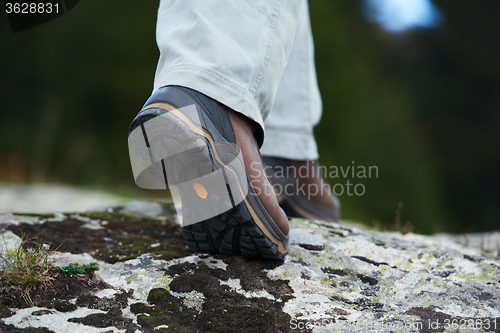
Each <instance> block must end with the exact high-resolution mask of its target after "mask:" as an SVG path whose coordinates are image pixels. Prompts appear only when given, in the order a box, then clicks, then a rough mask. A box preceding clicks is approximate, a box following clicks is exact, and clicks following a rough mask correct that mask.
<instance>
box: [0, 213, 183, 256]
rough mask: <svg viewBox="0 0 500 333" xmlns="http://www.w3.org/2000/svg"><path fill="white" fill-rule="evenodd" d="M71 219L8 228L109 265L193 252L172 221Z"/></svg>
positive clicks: (112, 216)
mask: <svg viewBox="0 0 500 333" xmlns="http://www.w3.org/2000/svg"><path fill="white" fill-rule="evenodd" d="M69 216H70V217H67V218H66V219H64V220H62V221H59V222H55V221H49V222H45V223H44V224H28V223H21V224H20V225H15V226H14V225H12V226H9V227H8V228H9V230H11V231H12V232H14V233H15V234H16V235H18V236H22V235H24V237H25V238H31V237H37V238H38V239H41V240H43V242H44V243H47V244H49V245H51V246H52V247H54V248H56V247H57V248H58V251H61V252H71V253H75V254H77V253H93V252H94V257H95V258H96V259H99V260H103V261H106V262H109V263H116V262H118V261H126V260H129V259H134V258H137V257H138V256H140V255H142V254H144V253H152V254H155V255H157V256H158V258H159V259H165V260H170V259H174V258H180V257H185V256H187V255H189V254H190V253H191V252H190V251H189V249H188V248H187V246H186V245H185V241H184V239H183V238H182V234H181V228H180V226H179V225H178V224H177V223H175V221H174V220H172V219H168V218H165V217H145V216H143V215H139V214H135V213H129V212H116V211H112V212H111V213H109V212H94V213H81V214H76V215H69ZM82 218H89V219H92V220H95V221H101V223H100V228H85V226H84V225H85V224H86V222H84V221H82ZM96 226H98V227H99V225H97V224H96ZM27 245H30V244H29V243H28V244H27Z"/></svg>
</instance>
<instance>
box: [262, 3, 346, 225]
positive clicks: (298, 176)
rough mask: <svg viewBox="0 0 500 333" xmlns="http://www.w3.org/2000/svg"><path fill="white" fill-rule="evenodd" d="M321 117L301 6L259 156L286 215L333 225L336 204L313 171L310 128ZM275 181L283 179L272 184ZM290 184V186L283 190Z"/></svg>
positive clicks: (314, 156)
mask: <svg viewBox="0 0 500 333" xmlns="http://www.w3.org/2000/svg"><path fill="white" fill-rule="evenodd" d="M321 113H322V102H321V96H320V92H319V88H318V83H317V78H316V69H315V63H314V44H313V37H312V31H311V23H310V18H309V10H308V6H307V2H304V4H303V6H302V8H301V12H300V19H299V25H298V27H297V33H296V34H295V39H294V42H293V45H292V49H291V52H290V56H289V59H288V65H287V67H286V69H285V72H284V73H283V77H282V79H281V82H280V85H279V87H278V91H277V93H276V99H275V102H274V105H273V109H272V111H271V113H270V114H269V116H268V117H267V119H266V120H265V121H264V126H265V131H266V139H265V141H264V145H263V146H262V149H261V153H262V155H263V159H264V162H265V164H267V165H268V168H267V169H268V171H272V170H273V169H271V167H273V168H274V171H279V170H278V169H286V170H289V172H286V173H282V174H273V173H272V172H271V175H270V178H271V180H272V181H273V182H274V183H275V184H276V182H279V184H280V186H276V187H277V189H278V191H277V192H278V195H279V200H280V205H281V206H282V208H283V209H284V210H285V212H286V213H287V214H288V215H289V216H295V217H309V218H318V219H323V220H338V210H339V202H338V200H337V198H335V197H334V196H333V195H332V194H331V190H330V188H329V187H328V186H327V185H326V183H325V181H324V179H323V177H322V176H321V173H320V171H319V169H318V165H317V163H316V160H317V159H318V157H319V154H318V148H317V145H316V140H315V138H314V133H313V128H314V126H315V125H317V124H318V122H319V120H320V118H321ZM276 176H278V177H281V178H286V179H278V178H277V177H276ZM289 180H292V183H293V184H294V185H295V186H294V187H293V190H292V187H290V186H289V187H288V188H287V189H288V191H287V193H284V192H285V190H284V188H283V187H284V186H286V184H287V182H288V181H289Z"/></svg>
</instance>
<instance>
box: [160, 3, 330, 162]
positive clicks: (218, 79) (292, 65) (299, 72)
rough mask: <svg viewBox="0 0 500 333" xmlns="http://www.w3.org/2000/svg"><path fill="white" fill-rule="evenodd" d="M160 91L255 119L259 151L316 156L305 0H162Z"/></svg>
mask: <svg viewBox="0 0 500 333" xmlns="http://www.w3.org/2000/svg"><path fill="white" fill-rule="evenodd" d="M156 36H157V43H158V48H159V49H160V59H159V61H158V67H157V70H156V75H155V80H154V90H156V89H158V88H160V87H163V86H166V85H179V86H184V87H188V88H191V89H194V90H197V91H200V92H202V93H203V94H205V95H207V96H209V97H211V98H213V99H215V100H217V101H219V102H221V103H223V104H225V105H227V106H228V107H230V108H231V109H233V110H235V111H237V112H240V113H242V114H243V115H245V116H247V117H248V118H250V119H252V120H254V121H255V122H256V123H257V124H258V126H259V127H260V129H261V131H260V132H261V134H262V135H263V137H264V144H263V146H262V148H261V153H262V154H263V155H267V156H276V157H283V158H289V159H297V160H311V159H317V158H318V151H317V146H316V141H315V139H314V134H313V127H314V126H315V125H316V124H317V123H318V122H319V119H320V117H321V109H322V104H321V97H320V94H319V89H318V85H317V80H316V71H315V66H314V46H313V40H312V33H311V26H310V22H309V11H308V4H307V1H306V0H168V1H167V0H161V2H160V8H159V10H158V22H157V30H156Z"/></svg>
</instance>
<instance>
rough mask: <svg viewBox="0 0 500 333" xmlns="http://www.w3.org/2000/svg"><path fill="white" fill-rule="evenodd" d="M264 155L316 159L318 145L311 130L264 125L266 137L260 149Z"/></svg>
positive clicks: (294, 158)
mask: <svg viewBox="0 0 500 333" xmlns="http://www.w3.org/2000/svg"><path fill="white" fill-rule="evenodd" d="M260 152H261V154H262V155H264V156H274V157H281V158H286V159H292V160H317V159H318V157H319V154H318V146H317V145H316V140H315V138H314V134H313V133H312V132H309V133H307V132H300V131H294V130H284V129H276V128H272V127H271V128H270V127H266V139H265V141H264V145H263V146H262V148H261V150H260Z"/></svg>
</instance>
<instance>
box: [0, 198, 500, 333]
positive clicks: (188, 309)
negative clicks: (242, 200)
mask: <svg viewBox="0 0 500 333" xmlns="http://www.w3.org/2000/svg"><path fill="white" fill-rule="evenodd" d="M134 205H135V206H134ZM134 205H131V206H130V207H128V208H127V209H125V208H123V207H111V208H109V207H108V208H107V209H106V210H105V211H101V212H87V213H75V214H52V215H50V214H48V215H43V216H40V215H29V214H28V215H22V216H17V215H12V214H10V215H9V216H7V217H6V218H5V219H4V220H5V221H7V222H5V223H0V232H2V233H4V234H5V235H7V236H8V237H10V238H12V239H14V240H15V239H16V237H19V236H21V234H25V235H26V236H28V237H32V236H43V239H44V242H48V243H50V244H52V245H55V246H56V245H61V247H60V248H59V250H58V251H60V252H61V253H59V254H58V256H59V260H63V259H64V257H65V256H66V257H68V258H71V261H73V262H74V261H75V260H76V261H78V258H81V260H82V262H83V261H85V262H88V261H89V260H98V262H99V270H98V271H96V272H95V276H96V279H98V280H99V281H101V283H102V285H101V287H100V288H97V289H92V290H91V291H90V292H89V293H87V294H86V295H74V296H72V298H70V299H65V300H63V299H53V300H49V301H47V302H46V303H42V302H39V304H37V305H38V306H37V307H32V308H29V307H28V308H21V307H20V305H19V304H20V303H19V304H18V303H16V302H15V301H14V300H12V299H9V298H8V297H7V296H6V295H3V296H2V298H1V299H2V302H1V304H0V318H1V319H0V331H1V330H2V329H6V328H5V327H7V328H12V329H13V330H14V331H15V330H21V329H24V328H30V327H31V328H32V329H34V330H39V331H41V332H42V331H43V332H49V331H54V332H62V331H63V330H74V331H78V332H102V331H103V329H106V330H112V331H114V332H117V331H118V330H121V331H127V332H128V331H130V332H135V331H136V330H138V331H143V332H153V331H165V332H174V331H175V332H182V331H186V332H195V331H210V332H249V331H262V332H275V331H276V332H278V331H282V332H291V331H293V332H295V331H311V330H312V331H314V332H332V331H341V332H358V331H370V332H385V331H388V330H392V331H395V332H396V331H404V332H417V331H420V332H445V331H448V332H451V331H454V330H455V331H456V329H459V330H460V329H461V330H462V331H467V329H469V331H470V328H468V327H466V326H467V325H469V324H470V323H472V322H474V325H476V326H475V327H474V330H476V331H481V330H482V331H484V332H500V258H499V257H498V253H495V252H493V251H489V252H487V251H483V250H481V249H478V248H472V247H465V246H464V245H463V244H461V241H460V239H461V237H457V236H453V235H435V236H424V235H416V234H411V233H409V234H404V235H403V234H401V233H398V232H379V231H375V230H372V229H369V228H365V227H363V226H360V225H355V224H352V223H347V222H341V223H325V222H318V221H311V220H300V219H293V220H292V221H291V231H290V236H291V243H290V251H289V254H288V255H287V256H286V257H285V260H284V261H268V260H250V259H246V258H243V257H241V256H216V257H214V256H211V255H208V254H193V253H191V252H190V250H189V249H188V248H187V247H186V246H185V244H184V241H183V239H182V237H181V233H180V227H179V226H178V225H177V224H176V222H175V220H174V218H173V215H172V214H173V208H172V207H171V206H169V207H164V208H161V207H159V206H158V205H150V206H147V207H146V206H145V207H143V208H141V207H142V206H140V205H138V204H134ZM134 209H137V210H138V211H137V212H136V211H134ZM159 214H163V215H159ZM165 214H166V215H165ZM169 214H170V215H169ZM49 215H50V216H49ZM8 221H12V223H10V222H8ZM65 251H67V252H65ZM90 255H92V256H93V258H90ZM68 260H69V259H68ZM75 279H76V278H75ZM71 281H73V280H70V282H71ZM55 323H57V324H55ZM453 323H458V324H460V323H462V324H464V325H465V324H467V325H465V326H458V327H454V326H453ZM488 323H489V327H487V325H488ZM495 323H496V326H495ZM458 324H457V325H458ZM1 325H3V326H1Z"/></svg>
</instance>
